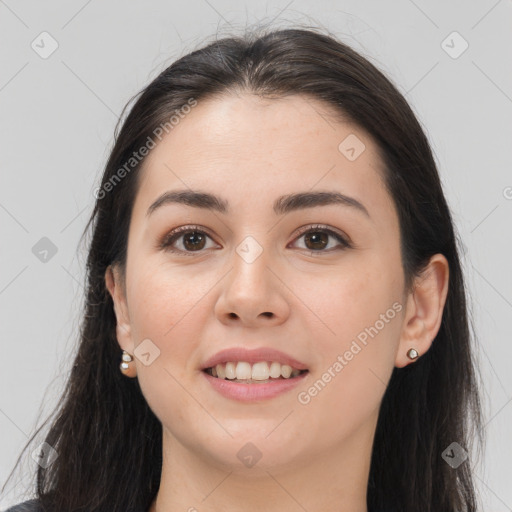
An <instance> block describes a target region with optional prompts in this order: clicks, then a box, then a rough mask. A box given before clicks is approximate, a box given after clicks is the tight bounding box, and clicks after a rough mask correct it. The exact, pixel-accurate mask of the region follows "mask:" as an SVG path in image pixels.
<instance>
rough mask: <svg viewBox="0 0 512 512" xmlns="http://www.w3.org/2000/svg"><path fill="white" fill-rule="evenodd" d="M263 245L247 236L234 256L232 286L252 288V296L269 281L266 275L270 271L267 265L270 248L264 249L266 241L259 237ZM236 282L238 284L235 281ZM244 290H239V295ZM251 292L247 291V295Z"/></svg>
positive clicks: (254, 238)
mask: <svg viewBox="0 0 512 512" xmlns="http://www.w3.org/2000/svg"><path fill="white" fill-rule="evenodd" d="M258 238H259V239H260V240H261V243H260V242H259V241H258V240H257V239H256V236H254V235H247V236H245V237H244V238H243V240H242V241H241V242H240V243H239V244H238V245H237V246H236V247H235V251H234V254H233V262H232V263H233V275H232V282H231V284H232V285H234V284H237V285H239V286H242V287H243V286H250V287H251V289H252V295H254V293H255V292H257V290H256V288H260V285H264V284H265V283H267V281H268V276H267V275H266V274H267V273H268V272H269V271H268V269H267V265H269V261H268V253H269V248H268V247H264V245H263V244H265V241H264V240H262V238H263V237H262V236H260V237H258ZM235 280H236V283H234V282H233V281H235ZM243 291H244V290H243V288H242V289H241V290H238V293H241V292H242V294H243ZM250 291H251V290H246V293H250Z"/></svg>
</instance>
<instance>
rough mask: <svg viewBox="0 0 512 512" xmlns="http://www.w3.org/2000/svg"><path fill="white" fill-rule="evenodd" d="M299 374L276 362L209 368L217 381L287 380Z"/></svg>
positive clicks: (234, 364) (295, 370) (230, 363)
mask: <svg viewBox="0 0 512 512" xmlns="http://www.w3.org/2000/svg"><path fill="white" fill-rule="evenodd" d="M300 373H301V372H300V370H297V369H295V368H292V367H291V366H289V365H287V364H283V365H281V364H280V363H278V362H276V361H272V362H267V361H260V362H257V363H254V364H252V365H251V364H250V363H248V362H246V361H238V362H234V361H229V362H227V363H225V364H217V365H216V366H214V367H212V368H211V375H213V376H214V377H218V378H219V379H229V380H235V379H236V380H248V381H249V380H257V381H267V380H269V378H272V379H279V378H281V377H282V378H284V379H289V378H290V377H297V375H299V374H300Z"/></svg>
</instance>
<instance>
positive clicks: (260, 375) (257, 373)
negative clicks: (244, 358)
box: [237, 361, 270, 380]
mask: <svg viewBox="0 0 512 512" xmlns="http://www.w3.org/2000/svg"><path fill="white" fill-rule="evenodd" d="M238 364H240V363H238ZM237 375H238V374H237ZM269 375H270V370H269V369H268V364H267V363H266V361H263V362H261V363H254V364H253V365H252V373H251V378H252V379H253V380H267V379H268V377H269Z"/></svg>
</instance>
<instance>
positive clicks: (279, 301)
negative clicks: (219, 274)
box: [215, 248, 290, 327]
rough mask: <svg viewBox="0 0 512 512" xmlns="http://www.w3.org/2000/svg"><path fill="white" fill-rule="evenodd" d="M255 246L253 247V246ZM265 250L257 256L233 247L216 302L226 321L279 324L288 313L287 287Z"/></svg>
mask: <svg viewBox="0 0 512 512" xmlns="http://www.w3.org/2000/svg"><path fill="white" fill-rule="evenodd" d="M252 250H254V248H252ZM269 252H270V251H267V250H263V251H261V253H260V254H259V255H258V256H257V257H256V258H255V259H253V258H254V255H253V257H252V258H251V257H249V258H248V257H246V254H245V253H244V252H243V250H238V251H233V257H232V258H231V260H230V264H231V268H230V270H229V271H228V273H227V275H226V276H225V278H224V279H223V280H222V281H221V287H222V291H221V293H220V295H219V297H218V300H217V302H216V304H215V315H216V316H217V318H218V319H219V320H220V321H221V322H223V323H225V324H232V323H238V324H240V325H243V326H246V327H258V326H270V325H279V324H281V323H283V322H285V321H286V319H287V318H288V316H289V309H290V306H289V303H288V301H287V296H286V295H287V287H286V286H285V284H284V283H283V281H282V278H281V277H280V276H279V274H280V273H281V274H282V272H279V269H278V268H277V267H276V263H275V262H272V261H270V258H269V257H268V256H267V255H268V254H269ZM288 294H289V292H288Z"/></svg>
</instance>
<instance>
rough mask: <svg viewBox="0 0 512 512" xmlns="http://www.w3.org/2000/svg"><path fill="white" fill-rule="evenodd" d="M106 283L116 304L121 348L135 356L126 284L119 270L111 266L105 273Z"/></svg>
mask: <svg viewBox="0 0 512 512" xmlns="http://www.w3.org/2000/svg"><path fill="white" fill-rule="evenodd" d="M105 283H106V286H107V289H108V291H109V293H110V295H111V297H112V300H113V302H114V312H115V315H116V320H117V325H116V335H117V342H118V343H119V346H120V347H121V348H122V349H123V350H126V351H127V352H128V353H130V354H133V350H134V344H133V340H132V332H131V327H130V317H129V314H128V303H127V301H126V292H125V283H124V279H123V278H122V275H121V272H120V270H119V268H118V267H117V266H115V265H109V266H108V267H107V270H106V271H105Z"/></svg>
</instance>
